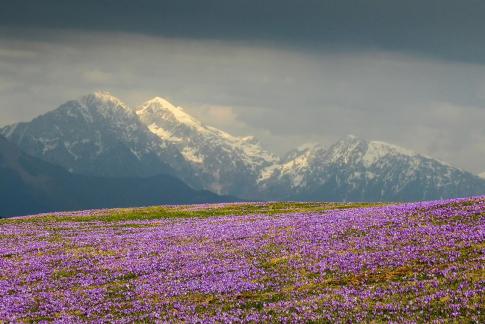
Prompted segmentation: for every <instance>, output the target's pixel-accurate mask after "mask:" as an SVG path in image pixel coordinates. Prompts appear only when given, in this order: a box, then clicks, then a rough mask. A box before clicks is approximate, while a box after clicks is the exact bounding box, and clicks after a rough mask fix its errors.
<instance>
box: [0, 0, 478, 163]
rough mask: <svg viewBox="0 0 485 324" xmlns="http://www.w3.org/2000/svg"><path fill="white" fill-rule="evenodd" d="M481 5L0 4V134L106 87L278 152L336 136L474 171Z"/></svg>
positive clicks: (423, 1)
mask: <svg viewBox="0 0 485 324" xmlns="http://www.w3.org/2000/svg"><path fill="white" fill-rule="evenodd" d="M483 17H485V2H484V1H473V0H460V1H448V0H420V1H415V0H407V1H393V0H382V1H377V0H368V1H361V0H355V1H346V0H335V1H304V0H299V1H288V0H279V1H275V0H265V1H261V0H258V1H251V0H246V1H239V0H231V1H227V0H206V1H187V0H177V1H173V2H170V3H169V2H166V1H120V0H118V1H102V0H100V1H60V0H59V1H52V0H44V1H34V0H32V1H22V0H17V1H11V3H9V2H8V1H2V3H0V125H5V124H9V123H13V122H16V121H24V120H30V119H31V118H33V117H35V116H37V115H38V114H41V113H44V112H46V111H49V110H52V109H54V108H56V107H57V106H59V105H60V104H61V103H63V102H65V101H67V100H70V99H75V98H78V97H80V96H82V95H83V94H86V93H88V92H92V91H95V90H98V89H100V90H107V91H110V92H111V93H112V94H113V95H115V96H117V97H119V98H120V99H121V100H123V101H125V102H126V103H127V104H129V105H131V106H136V105H138V104H140V103H142V102H143V101H145V100H147V99H149V98H151V97H153V96H157V95H158V96H164V97H166V98H168V99H169V100H171V101H172V102H173V103H174V104H177V105H180V106H183V107H185V109H186V110H187V111H188V112H189V113H192V114H194V115H195V116H197V117H199V118H200V119H202V120H203V121H204V122H206V123H207V124H211V125H214V126H217V127H220V128H222V129H224V130H226V131H228V132H231V133H235V134H237V135H256V136H257V137H258V138H259V139H260V140H261V142H262V143H263V145H264V146H265V147H267V148H270V149H272V150H274V151H276V152H277V153H283V152H285V151H287V150H289V149H291V148H293V147H295V146H298V145H300V144H303V143H305V142H321V143H324V144H330V143H332V142H333V141H335V140H336V139H338V138H339V137H341V136H343V135H345V134H355V135H358V136H361V137H363V138H366V139H378V140H383V141H387V142H391V143H394V144H398V145H401V146H405V147H407V148H410V149H413V150H416V151H418V152H421V153H425V154H428V155H431V156H433V157H436V158H439V159H441V160H444V161H448V162H450V163H452V164H454V165H456V166H459V167H462V168H464V169H467V170H470V171H473V172H482V171H485V126H484V125H485V42H483V31H484V30H485V20H484V19H483Z"/></svg>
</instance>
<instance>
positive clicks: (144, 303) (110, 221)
mask: <svg viewBox="0 0 485 324" xmlns="http://www.w3.org/2000/svg"><path fill="white" fill-rule="evenodd" d="M484 252H485V197H475V198H468V199H454V200H445V201H432V202H422V203H411V204H400V205H367V204H365V205H362V204H333V203H236V204H217V205H185V206H165V207H148V208H137V209H112V210H91V211H84V212H74V213H73V212H70V213H53V214H45V215H37V216H29V217H23V218H14V219H7V220H0V322H1V321H40V320H51V321H55V320H59V321H61V320H63V321H68V322H69V321H93V320H99V321H114V320H117V321H118V320H119V321H121V322H124V321H126V322H131V321H149V322H150V321H187V322H200V321H204V322H213V321H222V322H228V321H241V320H242V321H254V322H261V321H262V322H271V321H319V322H322V321H323V322H325V321H332V322H334V321H371V320H376V321H389V320H394V321H422V322H427V321H431V320H454V321H459V322H467V321H476V322H483V321H484V320H485V318H484V315H485V313H484V312H483V296H484V294H485V288H484V287H485V267H484V266H483V264H485V256H484V255H485V253H484Z"/></svg>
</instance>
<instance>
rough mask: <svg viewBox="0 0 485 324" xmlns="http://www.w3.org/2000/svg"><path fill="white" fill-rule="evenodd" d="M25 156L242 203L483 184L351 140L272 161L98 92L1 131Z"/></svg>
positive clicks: (159, 104)
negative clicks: (154, 179)
mask: <svg viewBox="0 0 485 324" xmlns="http://www.w3.org/2000/svg"><path fill="white" fill-rule="evenodd" d="M0 135H3V136H5V137H6V138H8V139H9V140H10V141H11V142H13V143H14V144H16V145H17V146H19V147H20V148H21V149H22V150H24V151H25V152H27V153H29V154H30V155H33V156H35V157H38V158H41V159H44V160H46V161H48V162H51V163H54V164H58V165H61V166H63V167H64V168H66V169H68V170H69V171H71V172H72V173H80V174H87V175H96V176H110V177H125V176H133V177H140V176H152V175H156V174H160V173H169V174H173V175H175V176H177V177H179V178H180V179H182V180H183V181H185V182H186V183H187V184H189V185H190V186H192V187H193V188H196V189H207V190H211V191H213V192H216V193H219V194H230V195H235V196H239V197H241V198H245V199H292V200H373V201H375V200H420V199H433V198H444V197H452V196H464V195H472V194H480V193H485V181H484V180H483V179H480V178H479V177H478V176H475V175H472V174H471V173H468V172H466V171H463V170H461V169H459V168H455V167H453V166H450V165H449V164H447V163H445V162H441V161H438V160H436V159H432V158H431V157H428V156H425V155H422V154H418V153H416V152H413V151H410V150H408V149H405V148H401V147H399V146H395V145H392V144H388V143H385V142H381V141H366V140H363V139H360V138H358V137H356V136H353V135H349V136H345V137H343V138H341V139H340V140H339V141H337V142H336V143H334V144H333V145H331V146H329V147H325V146H323V145H320V144H318V143H313V144H307V145H302V146H300V147H299V148H297V149H295V150H293V151H291V152H289V153H287V154H286V155H285V156H284V157H282V158H279V157H277V156H276V155H275V154H273V153H271V152H269V151H267V150H265V149H263V148H262V146H261V145H260V144H259V143H258V142H257V140H256V139H255V138H254V137H252V136H246V137H238V136H233V135H231V134H229V133H228V132H225V131H223V130H220V129H217V128H215V127H212V126H209V125H205V124H204V123H202V122H201V121H199V120H198V119H196V118H194V117H193V116H191V115H190V114H188V113H187V112H186V111H185V110H184V109H183V108H181V107H178V106H176V105H174V104H172V103H171V102H170V101H168V100H167V99H164V98H162V97H155V98H153V99H150V100H148V101H146V102H145V103H143V104H141V105H140V106H138V107H136V108H134V109H132V108H130V107H128V105H126V104H124V103H123V102H122V101H121V100H119V99H118V98H116V97H114V96H112V95H111V94H109V93H108V92H95V93H94V94H89V95H87V96H84V97H81V98H80V99H78V100H73V101H68V102H66V103H65V104H63V105H61V106H60V107H59V108H57V109H55V110H53V111H50V112H48V113H46V114H44V115H41V116H39V117H37V118H35V119H33V120H32V121H31V122H29V123H18V124H14V125H10V126H6V127H4V128H1V129H0Z"/></svg>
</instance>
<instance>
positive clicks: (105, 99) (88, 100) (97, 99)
mask: <svg viewBox="0 0 485 324" xmlns="http://www.w3.org/2000/svg"><path fill="white" fill-rule="evenodd" d="M79 102H80V103H81V104H83V105H84V106H100V105H107V106H111V107H118V108H122V109H124V110H129V107H128V106H127V105H126V104H125V103H123V102H122V101H121V100H120V99H118V98H116V97H115V96H113V95H112V94H111V93H109V92H108V91H95V92H94V93H90V94H88V95H85V96H83V97H81V98H80V99H79Z"/></svg>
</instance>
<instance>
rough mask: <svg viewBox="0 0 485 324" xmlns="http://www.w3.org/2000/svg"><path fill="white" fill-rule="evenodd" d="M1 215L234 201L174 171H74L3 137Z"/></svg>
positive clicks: (1, 148) (0, 144)
mask: <svg viewBox="0 0 485 324" xmlns="http://www.w3.org/2000/svg"><path fill="white" fill-rule="evenodd" d="M0 178H1V179H2V181H0V197H2V203H1V204H0V218H1V217H7V216H18V215H26V214H32V213H40V212H51V211H61V210H79V209H91V208H109V207H132V206H148V205H156V204H176V203H181V204H182V203H202V202H224V201H234V200H235V198H234V197H223V196H218V195H216V194H213V193H211V192H208V191H198V190H194V189H192V188H190V187H189V186H187V185H186V184H185V183H183V182H182V181H180V180H179V179H177V178H175V177H173V176H170V175H157V176H152V177H146V178H141V177H139V178H130V177H120V178H113V177H111V178H106V177H97V176H86V175H80V174H73V173H70V172H68V171H66V170H65V169H63V168H62V167H59V166H57V165H53V164H51V163H49V162H46V161H43V160H40V159H38V158H35V157H31V156H29V155H27V154H26V153H24V152H22V151H20V150H19V149H18V148H17V147H16V146H15V145H13V144H12V143H10V142H8V141H7V140H6V139H5V138H4V137H2V136H0Z"/></svg>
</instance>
